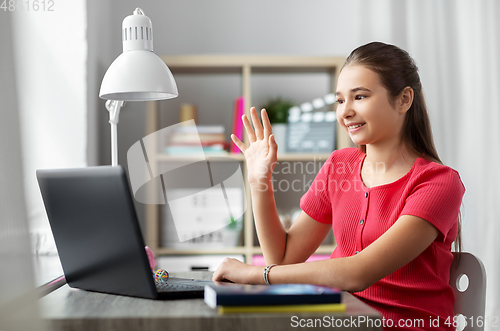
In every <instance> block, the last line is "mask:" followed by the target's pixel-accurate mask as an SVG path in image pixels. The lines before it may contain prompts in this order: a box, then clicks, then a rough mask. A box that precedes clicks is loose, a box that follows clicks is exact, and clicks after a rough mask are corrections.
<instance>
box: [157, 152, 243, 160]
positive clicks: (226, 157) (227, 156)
mask: <svg viewBox="0 0 500 331" xmlns="http://www.w3.org/2000/svg"><path fill="white" fill-rule="evenodd" d="M199 159H200V155H189V154H186V155H171V154H158V155H157V156H156V160H157V161H159V162H165V161H186V160H187V161H189V160H199ZM204 159H207V160H209V161H219V162H225V161H226V162H227V161H232V160H236V161H244V160H245V158H244V156H243V154H236V153H229V154H221V155H210V154H205V156H204Z"/></svg>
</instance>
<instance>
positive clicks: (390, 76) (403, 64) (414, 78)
mask: <svg viewBox="0 0 500 331" xmlns="http://www.w3.org/2000/svg"><path fill="white" fill-rule="evenodd" d="M350 65H362V66H364V67H366V68H368V69H370V70H372V71H373V72H375V73H376V74H378V76H379V79H380V81H381V83H382V85H383V86H384V87H385V88H386V90H387V91H388V93H389V97H390V101H391V102H394V101H395V100H396V98H397V97H398V96H400V94H401V93H402V92H403V90H404V89H405V88H406V87H407V86H409V87H410V88H412V89H413V95H414V97H413V103H412V104H411V106H410V109H409V110H408V111H407V112H406V116H405V119H404V123H403V129H402V133H401V139H402V142H403V144H405V145H406V147H408V148H409V149H410V150H413V151H414V152H416V153H417V154H420V155H422V156H423V157H425V158H427V159H428V160H430V161H433V162H436V163H439V164H443V162H442V161H441V159H440V158H439V155H438V153H437V150H436V147H435V145H434V139H433V137H432V130H431V123H430V120H429V115H428V113H427V106H426V103H425V98H424V93H423V90H422V84H421V82H420V76H419V74H418V67H417V65H416V64H415V61H414V60H413V59H412V58H411V56H410V55H409V54H408V52H406V51H405V50H403V49H401V48H399V47H397V46H394V45H388V44H384V43H381V42H371V43H368V44H366V45H363V46H360V47H358V48H356V49H355V50H353V51H352V52H351V54H350V55H349V56H348V57H347V59H346V61H345V63H344V66H343V67H342V69H344V68H345V67H347V66H350ZM359 149H360V150H361V151H362V152H363V153H366V146H365V145H359ZM461 228H462V222H461V215H460V213H459V217H458V233H457V238H456V239H455V242H454V244H455V251H457V252H460V251H461V249H462V233H461V232H462V231H461Z"/></svg>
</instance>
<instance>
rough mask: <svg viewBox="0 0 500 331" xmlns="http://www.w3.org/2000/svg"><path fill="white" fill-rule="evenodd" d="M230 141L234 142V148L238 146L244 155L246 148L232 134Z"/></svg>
mask: <svg viewBox="0 0 500 331" xmlns="http://www.w3.org/2000/svg"><path fill="white" fill-rule="evenodd" d="M231 140H232V141H233V142H234V144H235V145H236V146H238V148H239V149H240V151H241V152H242V153H245V151H246V150H247V146H246V145H245V144H244V143H243V142H241V140H240V139H239V138H238V137H236V136H235V135H234V134H232V135H231Z"/></svg>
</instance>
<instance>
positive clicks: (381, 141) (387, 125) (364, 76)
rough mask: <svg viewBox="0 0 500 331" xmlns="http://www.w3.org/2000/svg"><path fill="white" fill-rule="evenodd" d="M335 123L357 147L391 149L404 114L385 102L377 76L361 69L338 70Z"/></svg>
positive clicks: (395, 106)
mask: <svg viewBox="0 0 500 331" xmlns="http://www.w3.org/2000/svg"><path fill="white" fill-rule="evenodd" d="M336 96H337V102H338V107H337V120H338V121H339V123H340V125H341V126H342V127H344V128H345V129H346V130H347V132H348V134H349V136H350V137H351V139H352V141H353V142H354V143H355V144H358V145H380V146H383V145H387V146H394V143H396V142H397V141H398V140H400V139H401V138H400V132H401V129H402V127H403V121H404V115H405V113H406V110H407V109H406V110H405V111H402V110H403V108H402V107H398V102H397V101H396V102H395V103H394V105H393V104H391V103H390V102H389V93H388V91H387V90H386V88H385V87H384V86H383V85H382V83H381V82H380V80H379V77H378V74H376V73H375V72H374V71H372V70H370V69H368V68H366V67H365V66H362V65H352V66H347V67H344V69H342V72H341V73H340V75H339V78H338V82H337V92H336Z"/></svg>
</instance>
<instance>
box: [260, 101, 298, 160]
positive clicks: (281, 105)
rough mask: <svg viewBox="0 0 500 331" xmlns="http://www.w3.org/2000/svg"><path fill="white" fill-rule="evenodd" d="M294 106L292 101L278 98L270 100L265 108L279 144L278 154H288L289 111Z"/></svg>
mask: <svg viewBox="0 0 500 331" xmlns="http://www.w3.org/2000/svg"><path fill="white" fill-rule="evenodd" d="M293 106H294V103H293V102H292V101H290V100H286V99H283V98H281V97H277V98H274V99H271V100H269V101H268V102H267V104H265V105H264V107H263V108H265V109H266V111H267V115H268V116H269V121H270V122H271V126H272V128H273V134H274V137H275V140H276V143H277V144H278V153H284V152H286V129H287V120H288V110H289V109H290V108H292V107H293Z"/></svg>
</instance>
